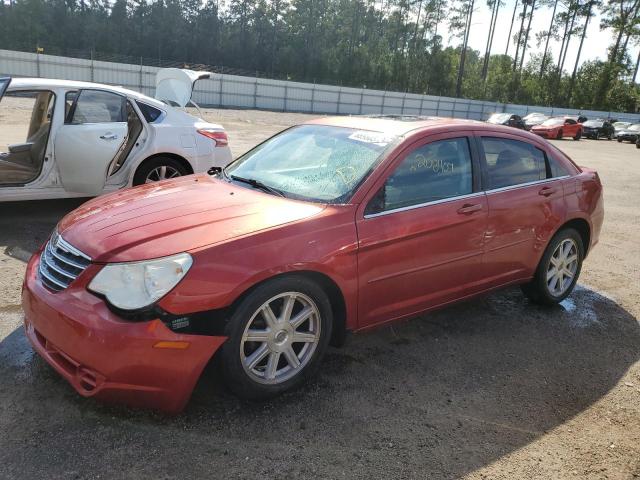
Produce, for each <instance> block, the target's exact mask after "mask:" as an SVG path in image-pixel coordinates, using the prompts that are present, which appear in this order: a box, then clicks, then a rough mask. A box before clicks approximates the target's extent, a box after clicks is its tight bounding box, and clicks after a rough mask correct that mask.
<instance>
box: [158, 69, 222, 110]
mask: <svg viewBox="0 0 640 480" xmlns="http://www.w3.org/2000/svg"><path fill="white" fill-rule="evenodd" d="M210 77H211V72H194V71H193V70H185V69H180V68H163V69H162V70H160V71H159V72H158V74H157V75H156V95H155V98H156V99H157V100H160V101H161V102H164V103H167V104H169V105H171V106H174V107H185V106H186V105H187V104H188V103H189V101H190V100H191V96H192V95H193V86H194V85H195V83H196V82H197V81H198V80H202V79H205V78H210Z"/></svg>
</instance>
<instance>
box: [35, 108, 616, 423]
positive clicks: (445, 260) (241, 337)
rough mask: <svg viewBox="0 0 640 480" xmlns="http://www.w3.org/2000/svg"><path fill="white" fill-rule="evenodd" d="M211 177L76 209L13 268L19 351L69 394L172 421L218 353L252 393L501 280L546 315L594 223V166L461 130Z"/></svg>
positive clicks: (301, 133) (519, 139)
mask: <svg viewBox="0 0 640 480" xmlns="http://www.w3.org/2000/svg"><path fill="white" fill-rule="evenodd" d="M211 173H212V175H211V176H208V175H194V176H188V177H183V178H180V179H176V180H170V181H164V182H158V183H153V184H147V185H143V186H140V187H136V188H132V189H129V190H126V191H120V192H117V193H113V194H111V195H107V196H103V197H101V198H97V199H94V200H92V201H90V202H88V203H86V204H84V205H83V206H81V207H80V208H78V209H77V210H75V211H74V212H72V213H70V214H69V215H67V216H66V217H65V218H64V219H63V220H62V221H61V222H60V223H59V224H58V226H57V228H56V231H55V232H54V233H53V235H52V236H51V238H50V239H49V241H48V242H47V243H46V245H44V246H43V247H42V248H41V249H40V251H38V252H37V253H36V254H35V255H34V256H33V258H32V259H31V260H30V262H29V264H28V267H27V272H26V279H25V283H24V289H23V307H24V311H25V328H26V333H27V336H28V338H29V340H30V341H31V343H32V344H33V346H34V348H35V349H36V350H37V351H38V352H39V353H40V355H42V356H43V357H44V358H45V359H46V360H47V361H48V362H49V363H50V364H51V365H52V366H53V367H54V368H55V369H56V370H57V371H58V372H59V373H60V374H61V375H63V376H64V377H65V378H66V379H67V380H68V381H69V382H70V383H71V384H72V385H73V387H74V388H75V389H76V390H77V391H78V392H79V393H80V394H81V395H84V396H95V397H97V398H101V399H105V400H117V401H120V402H125V403H127V404H130V405H138V406H147V407H153V408H158V409H163V410H166V411H170V412H177V411H180V410H181V409H182V408H183V407H184V405H185V404H186V403H187V401H188V399H189V397H190V395H191V391H192V389H193V387H194V385H195V383H196V381H197V380H198V378H199V377H200V375H201V373H202V371H203V368H204V367H205V365H206V364H207V363H208V362H209V360H210V359H211V358H212V356H213V355H214V354H216V355H218V356H219V358H220V360H221V365H222V370H223V374H224V378H225V379H226V382H227V383H228V385H229V387H230V388H231V389H232V390H233V391H234V392H235V393H237V394H238V395H240V396H242V397H247V398H265V397H270V396H273V395H275V394H278V393H280V392H283V391H285V390H289V389H291V388H293V387H296V386H298V385H300V384H301V383H302V382H303V381H304V380H306V379H307V378H308V377H309V376H311V375H312V374H313V372H314V371H315V370H317V369H318V368H319V367H320V361H321V359H322V356H323V354H324V352H325V350H326V348H327V345H328V344H329V343H330V342H333V343H334V344H340V343H341V342H342V341H343V339H344V336H345V333H346V332H348V331H352V332H355V331H362V330H366V329H369V328H372V327H376V326H379V325H383V324H386V323H388V322H391V321H395V320H398V319H402V318H406V317H410V316H415V315H417V314H420V313H422V312H425V311H428V310H431V309H434V308H438V307H442V306H445V305H448V304H451V303H452V302H456V301H458V300H462V299H466V298H469V297H472V296H475V295H480V294H484V293H486V292H489V291H492V290H495V289H497V288H502V287H505V286H507V285H513V284H519V285H522V289H523V291H524V293H525V294H526V295H527V296H528V297H529V298H530V299H531V300H532V301H534V302H538V303H544V304H554V303H557V302H560V301H561V300H563V299H564V298H565V297H566V296H567V295H569V294H570V292H571V291H572V289H573V288H574V286H575V284H576V281H577V279H578V275H579V274H580V268H581V266H582V261H583V259H584V258H585V256H586V255H587V254H588V253H589V251H590V250H591V248H593V246H594V245H595V244H596V243H597V241H598V236H599V233H600V227H601V225H602V221H603V202H602V186H601V184H600V179H599V178H598V175H597V173H596V172H595V171H593V170H589V169H586V168H580V167H577V166H576V165H575V164H574V163H573V162H572V161H571V160H570V159H569V158H568V157H567V156H566V155H565V154H563V153H562V152H561V151H559V150H558V149H557V148H555V147H554V146H552V145H551V144H549V143H548V142H546V141H544V140H542V139H540V138H539V137H536V136H535V135H532V134H530V133H528V132H524V131H516V130H514V129H511V128H508V127H502V126H496V125H490V124H485V123H479V122H472V121H462V120H447V119H403V120H392V119H385V118H357V117H340V118H329V119H322V120H315V121H311V122H308V123H306V124H303V125H300V126H296V127H293V128H290V129H288V130H286V131H284V132H282V133H280V134H278V135H276V136H274V137H273V138H271V139H269V140H267V141H266V142H264V143H262V144H261V145H259V146H257V147H255V148H254V149H253V150H251V151H250V152H248V153H246V154H245V155H243V156H242V157H240V158H239V159H238V160H236V161H235V162H233V163H232V164H230V165H229V166H228V167H226V168H225V169H224V170H221V171H215V172H211Z"/></svg>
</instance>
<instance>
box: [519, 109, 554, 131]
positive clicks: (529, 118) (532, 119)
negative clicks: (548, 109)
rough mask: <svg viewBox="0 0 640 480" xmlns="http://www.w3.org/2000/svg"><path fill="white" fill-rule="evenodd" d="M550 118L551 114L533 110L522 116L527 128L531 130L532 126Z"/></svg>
mask: <svg viewBox="0 0 640 480" xmlns="http://www.w3.org/2000/svg"><path fill="white" fill-rule="evenodd" d="M548 119H549V115H545V114H544V113H540V112H531V113H529V114H527V115H525V116H524V117H523V118H522V120H523V121H524V129H525V130H531V127H535V126H536V125H540V124H541V123H542V122H544V121H545V120H548Z"/></svg>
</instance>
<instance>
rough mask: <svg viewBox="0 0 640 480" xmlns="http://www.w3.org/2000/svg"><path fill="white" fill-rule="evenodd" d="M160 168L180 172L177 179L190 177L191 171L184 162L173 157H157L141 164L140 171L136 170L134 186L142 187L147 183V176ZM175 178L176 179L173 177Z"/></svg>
mask: <svg viewBox="0 0 640 480" xmlns="http://www.w3.org/2000/svg"><path fill="white" fill-rule="evenodd" d="M158 167H169V168H172V169H174V170H175V171H177V172H178V175H176V176H175V177H181V176H183V175H189V173H190V172H189V171H188V170H187V169H186V168H185V166H184V165H183V164H182V162H180V161H178V160H176V159H175V158H171V157H155V158H152V159H151V160H145V161H144V162H142V163H141V164H140V166H139V167H138V170H136V173H135V175H134V176H133V185H134V186H135V185H142V184H143V183H145V182H146V180H147V176H148V175H149V174H150V173H151V172H152V171H153V170H155V169H156V168H158ZM172 178H174V177H172Z"/></svg>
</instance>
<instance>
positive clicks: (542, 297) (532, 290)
mask: <svg viewBox="0 0 640 480" xmlns="http://www.w3.org/2000/svg"><path fill="white" fill-rule="evenodd" d="M567 239H571V240H573V241H574V242H575V245H576V247H577V248H576V249H577V256H578V258H577V268H576V271H575V274H574V275H573V278H572V281H571V283H570V284H569V286H568V287H567V288H566V290H565V291H564V292H563V293H562V294H560V295H554V294H553V293H552V292H551V291H550V290H549V286H548V285H547V272H548V270H549V266H550V262H551V256H552V255H553V253H554V252H555V250H556V249H557V248H558V246H559V245H560V244H561V243H562V242H564V241H565V240H567ZM583 259H584V245H583V243H582V237H581V236H580V234H579V233H578V232H577V231H576V230H574V229H573V228H564V229H562V230H560V231H559V232H558V233H556V234H555V235H554V236H553V238H552V239H551V241H550V242H549V244H548V245H547V249H546V250H545V252H544V255H542V259H541V260H540V263H539V264H538V268H537V269H536V273H535V275H534V277H533V280H531V281H530V282H529V283H526V284H524V285H522V286H521V288H522V292H523V293H524V294H525V295H526V296H527V297H529V299H530V300H531V301H532V302H534V303H538V304H541V305H555V304H557V303H560V302H561V301H562V300H564V299H565V298H567V297H568V296H569V295H570V294H571V292H572V291H573V289H574V287H575V286H576V282H577V281H578V277H579V276H580V270H581V269H582V260H583Z"/></svg>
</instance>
